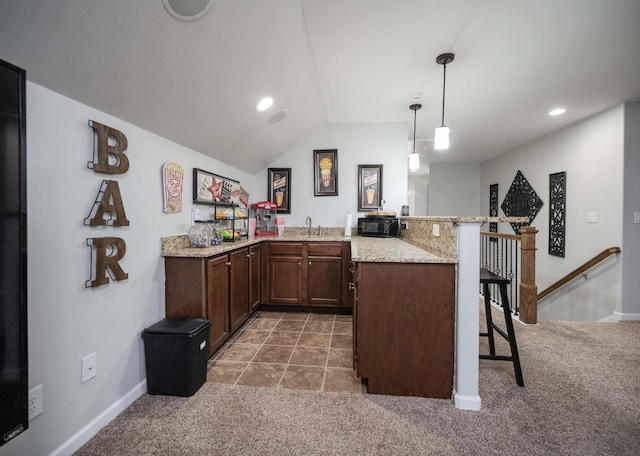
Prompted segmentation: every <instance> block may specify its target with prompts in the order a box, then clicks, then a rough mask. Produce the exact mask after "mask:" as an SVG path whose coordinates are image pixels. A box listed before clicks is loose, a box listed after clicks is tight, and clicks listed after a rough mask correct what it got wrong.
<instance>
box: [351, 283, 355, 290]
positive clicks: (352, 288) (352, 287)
mask: <svg viewBox="0 0 640 456" xmlns="http://www.w3.org/2000/svg"><path fill="white" fill-rule="evenodd" d="M355 289H356V287H355V285H354V284H353V282H349V290H355Z"/></svg>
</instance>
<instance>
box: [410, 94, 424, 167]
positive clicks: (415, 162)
mask: <svg viewBox="0 0 640 456" xmlns="http://www.w3.org/2000/svg"><path fill="white" fill-rule="evenodd" d="M420 108H422V105H421V104H419V103H416V104H412V105H411V106H409V109H411V110H412V111H413V152H412V153H410V154H409V171H416V170H417V169H418V168H420V155H419V154H417V153H416V113H417V112H418V109H420Z"/></svg>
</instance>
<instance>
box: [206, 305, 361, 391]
mask: <svg viewBox="0 0 640 456" xmlns="http://www.w3.org/2000/svg"><path fill="white" fill-rule="evenodd" d="M352 340H353V339H352V316H351V315H332V314H316V313H306V312H266V311H260V312H257V313H256V314H255V315H254V316H253V317H252V318H251V319H250V320H248V321H247V322H246V323H245V325H244V326H243V327H242V328H241V329H240V330H239V331H238V332H237V333H236V334H235V335H234V336H233V338H232V339H231V340H230V341H229V342H228V343H227V344H226V345H225V346H224V347H222V348H221V349H220V350H219V351H218V352H217V353H216V354H215V355H214V356H213V357H212V359H211V360H210V361H209V367H208V371H207V381H208V382H215V383H227V384H236V385H251V386H263V387H272V388H288V389H304V390H314V391H331V392H341V393H356V394H357V393H362V392H363V385H362V382H361V381H360V379H358V378H357V377H356V375H355V371H354V370H353V348H352V347H353V345H352Z"/></svg>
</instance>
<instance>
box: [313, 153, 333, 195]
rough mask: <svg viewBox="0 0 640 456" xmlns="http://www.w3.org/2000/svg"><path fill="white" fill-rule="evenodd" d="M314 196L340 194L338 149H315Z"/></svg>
mask: <svg viewBox="0 0 640 456" xmlns="http://www.w3.org/2000/svg"><path fill="white" fill-rule="evenodd" d="M313 184H314V193H313V196H338V149H326V150H314V151H313Z"/></svg>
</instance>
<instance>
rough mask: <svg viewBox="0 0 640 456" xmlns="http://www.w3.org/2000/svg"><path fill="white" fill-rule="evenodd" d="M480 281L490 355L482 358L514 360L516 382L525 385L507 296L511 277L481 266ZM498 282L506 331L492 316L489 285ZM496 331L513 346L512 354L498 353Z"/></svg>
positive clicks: (483, 334)
mask: <svg viewBox="0 0 640 456" xmlns="http://www.w3.org/2000/svg"><path fill="white" fill-rule="evenodd" d="M480 283H481V284H482V289H483V294H484V309H485V313H486V317H487V332H481V333H480V336H481V337H488V338H489V353H490V354H489V355H482V354H481V355H480V359H493V360H498V361H512V362H513V368H514V370H515V374H516V383H517V384H518V386H524V380H523V379H522V370H521V369H520V357H519V356H518V345H517V344H516V334H515V333H514V331H513V321H512V319H511V307H510V306H509V298H508V297H507V285H509V283H511V281H510V280H509V279H505V278H504V277H501V276H499V275H497V274H494V273H493V272H491V271H489V270H488V269H485V268H480ZM490 284H496V285H498V287H499V288H500V295H501V297H502V311H503V313H504V321H505V324H506V326H507V332H506V333H505V332H504V331H503V330H502V329H501V328H499V327H498V326H496V324H495V323H494V322H493V318H492V317H491V294H490V292H489V285H490ZM494 330H495V331H496V332H497V333H498V334H500V335H501V336H502V337H504V338H505V339H506V340H507V341H508V342H509V347H511V356H501V355H496V346H495V342H494V338H493V331H494Z"/></svg>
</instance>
